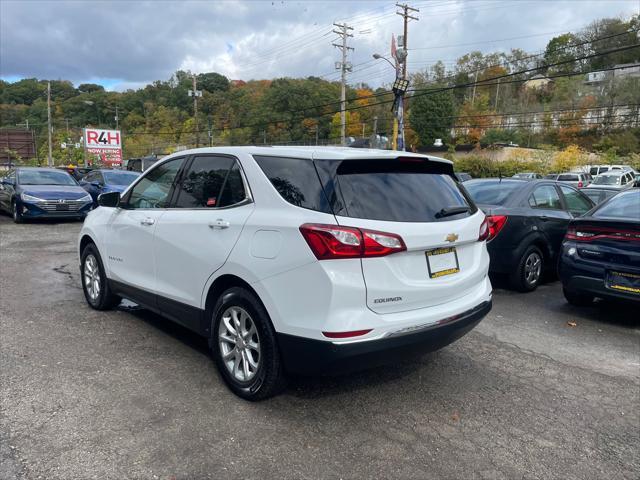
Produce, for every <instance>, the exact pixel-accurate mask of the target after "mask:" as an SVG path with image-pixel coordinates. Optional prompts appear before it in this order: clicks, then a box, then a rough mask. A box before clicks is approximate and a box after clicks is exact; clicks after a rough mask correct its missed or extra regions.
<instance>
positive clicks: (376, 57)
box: [373, 53, 398, 76]
mask: <svg viewBox="0 0 640 480" xmlns="http://www.w3.org/2000/svg"><path fill="white" fill-rule="evenodd" d="M373 58H375V59H376V60H384V61H386V62H387V63H388V64H389V65H391V66H392V67H393V69H394V70H395V71H396V76H398V69H397V67H396V66H395V65H394V64H393V63H391V60H389V59H388V58H387V57H383V56H382V55H380V54H379V53H374V54H373Z"/></svg>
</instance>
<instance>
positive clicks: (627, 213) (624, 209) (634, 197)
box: [593, 188, 640, 221]
mask: <svg viewBox="0 0 640 480" xmlns="http://www.w3.org/2000/svg"><path fill="white" fill-rule="evenodd" d="M593 217H595V218H616V219H618V218H619V219H621V220H635V221H640V190H638V189H637V188H636V189H632V190H629V191H626V192H622V193H619V194H618V195H616V196H615V197H613V198H612V199H611V200H610V201H609V202H607V203H605V204H604V205H603V206H602V207H601V208H599V209H598V210H596V211H595V212H593Z"/></svg>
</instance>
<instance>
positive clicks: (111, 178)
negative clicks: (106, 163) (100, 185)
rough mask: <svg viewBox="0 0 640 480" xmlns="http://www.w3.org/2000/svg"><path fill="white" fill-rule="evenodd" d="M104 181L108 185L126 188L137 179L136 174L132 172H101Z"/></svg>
mask: <svg viewBox="0 0 640 480" xmlns="http://www.w3.org/2000/svg"><path fill="white" fill-rule="evenodd" d="M102 174H103V175H104V181H105V183H108V184H109V185H119V186H123V187H126V186H127V185H131V183H133V181H134V180H135V179H136V178H138V176H139V175H138V174H137V173H132V172H103V173H102Z"/></svg>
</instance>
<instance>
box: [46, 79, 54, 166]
mask: <svg viewBox="0 0 640 480" xmlns="http://www.w3.org/2000/svg"><path fill="white" fill-rule="evenodd" d="M47 132H48V134H49V154H48V155H47V165H48V166H49V167H53V153H52V151H51V82H47Z"/></svg>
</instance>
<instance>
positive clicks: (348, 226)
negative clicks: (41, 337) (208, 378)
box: [79, 147, 491, 400]
mask: <svg viewBox="0 0 640 480" xmlns="http://www.w3.org/2000/svg"><path fill="white" fill-rule="evenodd" d="M98 201H99V203H100V205H101V206H100V207H99V208H97V209H96V210H94V211H92V212H91V213H90V214H89V216H88V217H87V219H86V220H85V222H84V226H83V228H82V231H81V233H80V238H79V251H80V270H81V275H82V283H83V288H84V293H85V297H86V299H87V302H88V303H89V305H90V306H91V307H93V308H95V309H98V310H103V309H107V308H110V307H113V306H115V305H116V304H118V303H119V301H120V299H121V298H122V297H125V298H128V299H130V300H132V301H134V302H136V303H139V304H140V305H142V306H144V307H146V308H148V309H150V310H153V311H155V312H157V313H158V314H160V315H163V316H165V317H168V318H169V319H171V320H174V321H176V322H179V323H180V324H182V325H184V326H186V327H188V328H190V329H192V330H194V331H196V332H198V333H199V334H201V335H203V336H205V337H207V338H208V339H209V343H210V346H211V349H212V352H213V356H214V359H215V360H216V362H217V364H218V368H219V370H220V372H221V374H222V377H223V378H224V380H225V381H226V382H227V384H228V385H229V387H230V388H231V389H232V390H233V391H234V392H235V393H236V394H238V395H240V396H241V397H243V398H246V399H251V400H256V399H260V398H265V397H267V396H270V395H273V394H274V393H276V392H277V391H278V390H279V389H280V388H281V387H282V386H283V382H284V378H285V374H286V373H307V374H309V373H319V372H335V371H344V370H353V369H355V368H362V367H366V366H371V365H376V364H380V363H383V362H388V361H389V359H390V358H393V357H395V356H396V355H400V354H405V353H407V352H412V351H421V352H426V351H431V350H435V349H437V348H441V347H443V346H445V345H447V344H449V343H451V342H452V341H454V340H456V339H457V338H459V337H461V336H462V335H464V334H465V333H467V332H468V331H469V330H471V329H472V328H473V327H474V326H475V325H476V324H477V323H478V322H479V321H480V320H481V319H482V317H483V316H484V315H485V314H486V313H487V312H488V311H489V310H490V309H491V284H490V282H489V278H488V276H487V271H488V267H489V256H488V254H487V249H486V245H485V243H486V242H485V240H486V239H487V237H488V236H489V234H490V231H489V227H488V225H487V222H486V221H485V218H484V215H483V213H482V212H481V211H480V210H478V208H477V207H476V206H475V205H474V203H473V202H472V200H471V199H470V198H469V196H468V194H467V193H466V191H465V190H464V188H462V187H461V184H459V183H458V182H457V181H456V180H455V176H454V173H453V168H452V164H451V162H449V161H447V160H442V159H439V158H434V157H429V158H428V157H426V156H423V155H416V154H412V153H404V152H394V151H381V150H364V149H348V148H304V147H302V148H298V147H296V148H284V147H227V148H222V147H220V148H203V149H197V150H190V151H185V152H179V153H176V154H173V155H171V156H169V157H166V158H164V159H163V160H161V161H159V162H158V163H156V164H155V165H153V167H151V168H150V169H149V170H148V171H146V172H145V173H144V174H143V175H142V176H141V177H140V178H139V179H138V180H137V181H136V182H135V183H134V184H132V185H131V186H130V187H129V188H128V189H127V190H126V192H124V193H123V194H122V195H121V197H120V196H119V195H118V194H117V193H106V194H103V195H101V197H100V198H99V200H98Z"/></svg>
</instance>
